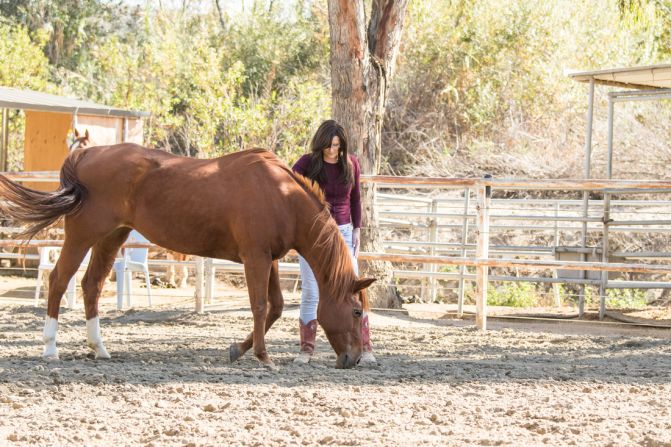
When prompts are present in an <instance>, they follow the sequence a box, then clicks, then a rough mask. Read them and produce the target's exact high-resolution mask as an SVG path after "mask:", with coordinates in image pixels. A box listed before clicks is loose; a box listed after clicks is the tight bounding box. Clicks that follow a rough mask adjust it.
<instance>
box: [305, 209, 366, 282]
mask: <svg viewBox="0 0 671 447" xmlns="http://www.w3.org/2000/svg"><path fill="white" fill-rule="evenodd" d="M317 219H318V217H317V216H313V217H311V218H308V219H303V226H304V228H303V229H302V231H301V229H299V234H301V235H303V237H302V238H301V241H300V246H299V247H297V248H298V251H299V253H300V254H301V256H303V258H305V260H306V261H307V262H308V264H310V268H311V269H312V272H313V273H314V275H315V279H317V283H318V284H319V287H320V289H321V288H322V287H327V288H328V289H329V290H334V288H335V289H338V288H339V287H342V286H343V283H344V282H346V281H347V280H350V279H352V278H353V277H355V276H356V275H355V274H354V269H353V266H351V265H349V262H350V261H349V253H346V255H347V260H346V261H345V262H346V264H347V267H346V268H342V266H340V265H338V264H337V263H335V262H333V261H335V260H336V258H334V257H333V256H326V254H327V253H329V252H330V250H345V251H346V250H347V247H346V246H345V245H344V244H339V242H340V241H339V239H338V238H337V237H334V238H329V240H328V241H327V243H326V244H325V245H322V243H323V242H322V241H320V240H319V239H320V237H319V236H320V234H321V231H322V229H323V224H321V223H320V222H316V220H317ZM313 223H314V224H313ZM328 231H329V232H330V233H333V234H334V235H336V236H337V232H338V228H337V226H335V224H334V225H332V226H330V227H329V228H328ZM336 244H337V245H342V247H338V246H335V247H334V246H333V245H336Z"/></svg>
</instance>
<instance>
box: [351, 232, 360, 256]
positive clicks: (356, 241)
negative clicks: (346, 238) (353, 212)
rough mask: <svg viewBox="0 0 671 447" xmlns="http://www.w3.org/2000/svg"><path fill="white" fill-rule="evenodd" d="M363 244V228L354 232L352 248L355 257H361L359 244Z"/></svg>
mask: <svg viewBox="0 0 671 447" xmlns="http://www.w3.org/2000/svg"><path fill="white" fill-rule="evenodd" d="M360 242H361V228H355V229H353V230H352V248H353V249H354V257H355V258H356V257H358V256H359V243H360Z"/></svg>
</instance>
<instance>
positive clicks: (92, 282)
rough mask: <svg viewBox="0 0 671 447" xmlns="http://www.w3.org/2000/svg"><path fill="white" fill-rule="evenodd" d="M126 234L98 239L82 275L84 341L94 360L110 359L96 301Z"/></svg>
mask: <svg viewBox="0 0 671 447" xmlns="http://www.w3.org/2000/svg"><path fill="white" fill-rule="evenodd" d="M128 233H130V228H119V229H117V230H115V231H114V232H113V233H111V234H109V235H108V236H105V237H104V238H103V239H100V240H99V241H98V242H97V243H96V244H95V245H94V246H93V253H92V254H91V261H90V262H89V266H88V269H86V274H84V279H82V289H83V290H84V306H85V312H86V340H87V342H88V345H89V348H91V349H92V350H93V351H94V353H95V358H96V359H108V358H110V355H109V354H108V353H107V349H105V345H104V344H103V341H102V336H101V334H100V318H99V317H98V300H99V299H100V293H101V292H102V289H103V285H104V284H105V278H107V275H109V272H110V270H111V269H112V265H113V264H114V258H115V256H116V253H117V252H118V251H119V248H120V247H121V245H123V243H124V241H125V240H126V238H127V237H128ZM117 281H118V279H117Z"/></svg>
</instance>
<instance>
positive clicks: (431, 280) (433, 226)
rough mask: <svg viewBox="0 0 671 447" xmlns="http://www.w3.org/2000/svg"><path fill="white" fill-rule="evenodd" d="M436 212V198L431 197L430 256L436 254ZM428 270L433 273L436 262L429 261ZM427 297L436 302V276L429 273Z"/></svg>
mask: <svg viewBox="0 0 671 447" xmlns="http://www.w3.org/2000/svg"><path fill="white" fill-rule="evenodd" d="M437 212H438V201H437V200H436V199H433V200H432V201H431V214H432V216H431V227H430V230H429V239H430V241H429V242H430V243H431V245H430V247H429V254H430V255H431V256H434V255H435V254H436V242H437V235H438V218H437V217H436V213H437ZM429 272H431V273H435V272H436V264H434V263H431V264H429ZM429 299H430V300H431V301H430V302H432V303H435V302H436V276H435V275H433V274H432V275H431V276H430V277H429Z"/></svg>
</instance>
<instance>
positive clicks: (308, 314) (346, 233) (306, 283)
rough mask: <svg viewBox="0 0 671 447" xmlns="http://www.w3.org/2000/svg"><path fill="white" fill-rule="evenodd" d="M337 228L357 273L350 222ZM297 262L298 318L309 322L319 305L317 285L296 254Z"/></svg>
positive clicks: (312, 275) (304, 263) (312, 274)
mask: <svg viewBox="0 0 671 447" xmlns="http://www.w3.org/2000/svg"><path fill="white" fill-rule="evenodd" d="M338 230H340V233H341V234H342V236H343V237H344V238H345V244H346V245H347V248H348V249H349V253H350V255H351V256H352V264H353V265H354V272H355V273H356V274H357V275H358V274H359V266H358V264H357V262H356V258H355V257H354V247H352V224H351V223H348V224H345V225H338ZM298 263H299V265H300V269H301V289H302V292H301V313H300V319H301V321H302V322H303V323H309V322H310V321H312V320H315V319H317V306H318V305H319V287H318V286H317V280H316V279H315V275H314V273H312V269H310V266H309V265H308V263H307V261H306V260H305V259H303V257H302V256H300V255H298Z"/></svg>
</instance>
